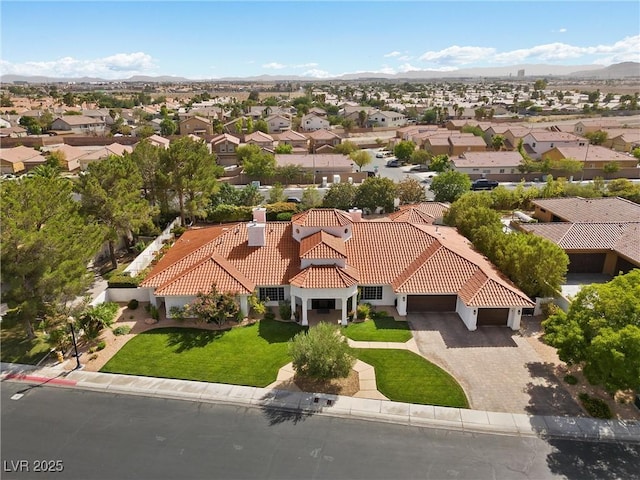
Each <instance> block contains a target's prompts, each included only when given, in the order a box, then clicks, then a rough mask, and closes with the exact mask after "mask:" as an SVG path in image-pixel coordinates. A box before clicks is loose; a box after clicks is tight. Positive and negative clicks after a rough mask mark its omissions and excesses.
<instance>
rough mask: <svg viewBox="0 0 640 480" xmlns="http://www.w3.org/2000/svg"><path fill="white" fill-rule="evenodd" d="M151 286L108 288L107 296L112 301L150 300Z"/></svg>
mask: <svg viewBox="0 0 640 480" xmlns="http://www.w3.org/2000/svg"><path fill="white" fill-rule="evenodd" d="M150 290H152V289H151V288H108V289H107V298H108V299H109V301H110V302H121V303H124V302H128V301H129V300H133V299H135V300H138V301H139V302H148V301H149V291H150Z"/></svg>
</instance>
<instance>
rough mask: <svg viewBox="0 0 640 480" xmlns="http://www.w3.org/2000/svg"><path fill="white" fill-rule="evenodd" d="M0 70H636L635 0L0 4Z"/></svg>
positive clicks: (639, 52) (72, 73) (125, 73)
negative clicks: (624, 66)
mask: <svg viewBox="0 0 640 480" xmlns="http://www.w3.org/2000/svg"><path fill="white" fill-rule="evenodd" d="M0 15H1V17H0V26H1V33H0V40H1V55H0V58H1V60H0V73H2V74H9V73H11V74H23V75H48V76H60V77H78V76H98V77H102V78H107V79H114V78H127V77H129V76H131V75H136V74H143V75H177V76H183V77H188V78H193V79H206V78H222V77H230V76H251V75H261V74H271V75H303V76H307V77H309V78H310V79H312V78H323V77H328V76H337V75H341V74H345V73H354V72H363V71H370V72H382V73H400V72H406V71H411V70H456V69H461V68H470V67H490V66H507V65H517V64H559V65H591V64H598V65H610V64H612V63H619V62H622V61H637V62H640V2H637V1H634V0H631V1H622V2H604V1H602V2H599V1H588V2H578V1H535V2H529V1H512V2H508V1H496V2H485V1H470V2H458V1H449V2H431V1H395V2H387V1H375V2H366V1H356V2H332V1H304V2H284V1H260V2H248V1H236V2H222V1H187V2H169V1H155V2H146V1H130V2H97V1H89V2H87V1H85V2H81V1H76V2H55V1H46V2H31V1H20V2H18V1H7V0H3V1H2V2H1V3H0Z"/></svg>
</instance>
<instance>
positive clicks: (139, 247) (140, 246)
mask: <svg viewBox="0 0 640 480" xmlns="http://www.w3.org/2000/svg"><path fill="white" fill-rule="evenodd" d="M145 248H147V244H146V243H144V242H143V241H139V242H136V244H135V245H134V246H133V249H134V250H135V252H136V253H142V252H143V251H144V249H145Z"/></svg>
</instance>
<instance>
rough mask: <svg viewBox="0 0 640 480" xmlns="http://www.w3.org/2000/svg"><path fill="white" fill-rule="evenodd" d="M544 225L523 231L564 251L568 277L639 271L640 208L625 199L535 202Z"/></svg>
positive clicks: (529, 226) (524, 227)
mask: <svg viewBox="0 0 640 480" xmlns="http://www.w3.org/2000/svg"><path fill="white" fill-rule="evenodd" d="M531 203H532V204H533V206H534V207H535V213H534V216H535V218H536V219H538V220H539V222H541V223H537V224H536V223H523V224H518V227H519V229H520V230H522V231H524V232H527V233H532V234H534V235H538V236H541V237H543V238H546V239H548V240H551V241H552V242H554V243H556V244H558V245H559V246H560V247H562V248H563V249H564V250H565V251H566V252H567V255H568V256H569V269H568V271H569V273H604V274H608V275H617V274H618V273H620V272H622V273H627V272H629V271H630V270H632V269H634V268H640V241H639V239H640V205H638V204H637V203H633V202H631V201H629V200H625V199H622V198H617V197H616V198H614V197H608V198H580V197H575V198H549V199H538V200H532V202H531Z"/></svg>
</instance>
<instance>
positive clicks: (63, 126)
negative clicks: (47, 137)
mask: <svg viewBox="0 0 640 480" xmlns="http://www.w3.org/2000/svg"><path fill="white" fill-rule="evenodd" d="M51 130H54V131H60V132H70V133H75V134H77V135H104V134H105V132H106V124H105V122H104V121H103V120H100V119H99V118H91V117H86V116H84V115H64V116H62V117H58V118H56V119H55V120H54V121H53V123H52V124H51Z"/></svg>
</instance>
